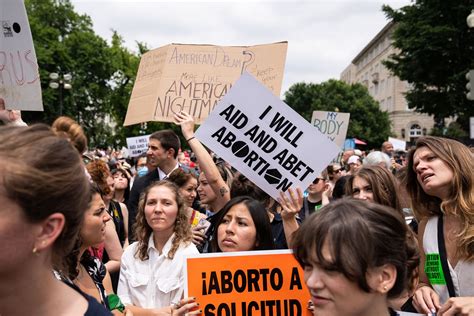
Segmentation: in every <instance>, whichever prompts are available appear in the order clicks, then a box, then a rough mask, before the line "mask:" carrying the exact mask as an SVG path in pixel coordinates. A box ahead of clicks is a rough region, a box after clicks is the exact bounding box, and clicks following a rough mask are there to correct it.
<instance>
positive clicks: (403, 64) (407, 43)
mask: <svg viewBox="0 0 474 316" xmlns="http://www.w3.org/2000/svg"><path fill="white" fill-rule="evenodd" d="M473 8H474V1H473V0H463V1H458V0H429V1H428V0H416V1H414V4H413V5H409V6H405V7H403V8H401V9H399V10H393V9H392V8H390V7H389V6H384V7H383V10H384V12H385V14H386V15H387V17H388V18H390V19H391V20H392V21H393V22H395V23H396V26H395V31H394V33H393V41H394V42H393V45H394V46H395V47H396V48H397V49H398V50H399V53H397V54H396V55H393V56H391V59H390V60H388V61H386V62H385V63H384V64H385V66H386V67H387V68H388V69H389V70H391V71H392V73H393V74H395V75H396V76H398V77H399V78H400V79H402V80H406V81H408V82H409V83H410V84H411V86H412V89H411V90H410V91H409V92H408V93H407V101H408V105H409V107H410V108H413V109H416V110H417V111H419V112H422V113H428V114H431V115H434V117H435V120H436V122H437V127H438V128H439V129H441V130H442V129H443V128H444V118H446V117H450V116H456V117H457V119H458V123H459V125H460V126H461V127H462V129H464V130H465V131H468V130H469V125H468V120H469V116H474V102H473V101H469V100H467V99H466V95H465V93H466V90H465V85H466V79H465V74H466V73H467V72H468V70H469V69H474V29H469V28H468V26H467V24H466V17H467V16H468V15H469V14H470V13H471V10H472V9H473Z"/></svg>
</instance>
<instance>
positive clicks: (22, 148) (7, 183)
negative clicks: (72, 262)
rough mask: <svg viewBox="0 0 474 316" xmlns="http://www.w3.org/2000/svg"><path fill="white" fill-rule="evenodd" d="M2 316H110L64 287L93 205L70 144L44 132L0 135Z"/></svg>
mask: <svg viewBox="0 0 474 316" xmlns="http://www.w3.org/2000/svg"><path fill="white" fill-rule="evenodd" d="M0 161H1V163H0V205H1V207H0V240H1V241H2V242H1V243H0V253H1V254H2V255H1V256H0V280H1V282H0V314H1V315H9V316H11V315H13V316H15V315H38V316H43V315H109V312H108V311H107V310H106V309H105V308H104V307H103V306H101V305H100V304H99V303H98V302H97V301H96V300H95V299H93V298H91V297H90V296H88V295H85V294H84V293H82V292H81V291H80V290H79V289H77V288H74V287H72V286H71V285H69V284H67V283H64V282H61V281H59V280H58V279H57V278H56V277H55V275H54V274H53V270H55V271H57V272H59V273H65V271H67V264H66V262H65V259H64V258H65V257H66V256H67V254H69V253H70V252H71V250H72V249H73V247H74V243H75V241H76V239H77V236H78V234H79V230H80V228H81V225H82V222H83V219H84V212H85V211H86V209H87V207H88V203H89V201H90V198H91V196H90V191H89V181H88V179H87V177H86V174H85V172H84V167H83V165H82V163H81V158H80V156H79V154H78V152H77V151H76V149H74V148H73V146H71V144H70V143H69V142H68V141H67V140H65V139H62V138H60V137H57V136H56V135H55V134H54V132H53V131H52V130H51V129H50V128H49V127H48V126H46V125H42V124H38V125H33V126H31V127H0Z"/></svg>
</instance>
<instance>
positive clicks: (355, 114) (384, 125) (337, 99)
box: [285, 80, 390, 148]
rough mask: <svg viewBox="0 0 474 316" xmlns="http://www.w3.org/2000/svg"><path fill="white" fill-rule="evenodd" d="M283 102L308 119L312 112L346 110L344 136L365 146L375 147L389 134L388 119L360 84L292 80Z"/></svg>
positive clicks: (385, 113) (335, 81)
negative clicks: (346, 122)
mask: <svg viewBox="0 0 474 316" xmlns="http://www.w3.org/2000/svg"><path fill="white" fill-rule="evenodd" d="M285 103H286V104H288V105H289V106H291V107H292V108H293V109H294V110H295V111H296V112H298V113H299V114H300V115H302V116H303V117H304V118H306V119H307V120H308V121H310V120H311V116H312V114H313V111H339V112H346V113H350V114H351V117H350V121H349V128H348V131H347V137H348V138H352V137H357V138H361V139H363V140H365V141H366V142H367V145H368V148H378V147H380V145H381V144H382V143H383V142H384V141H385V140H387V138H388V136H390V120H389V117H388V114H387V112H382V111H381V110H380V108H379V104H378V103H377V101H375V100H374V99H373V98H372V97H371V96H370V95H369V92H368V91H367V88H366V87H364V86H363V85H361V84H353V85H348V84H346V83H344V82H342V81H339V80H329V81H326V82H323V83H321V84H314V83H304V82H303V83H296V84H294V85H292V86H291V87H290V88H289V90H288V91H287V92H286V93H285Z"/></svg>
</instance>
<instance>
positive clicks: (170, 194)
mask: <svg viewBox="0 0 474 316" xmlns="http://www.w3.org/2000/svg"><path fill="white" fill-rule="evenodd" d="M186 212H187V211H186V207H185V204H184V202H183V200H182V198H181V197H180V195H179V189H178V187H177V186H176V185H175V184H174V183H172V182H169V181H167V180H162V181H159V182H156V183H154V184H152V185H151V186H149V187H148V188H147V189H146V190H145V192H144V193H143V194H142V197H141V198H140V202H139V204H138V213H137V221H136V223H135V229H134V231H135V233H136V236H135V237H136V240H137V241H136V242H134V243H133V244H131V245H130V246H129V247H128V248H127V249H126V250H125V252H124V254H123V256H122V264H121V266H120V280H119V285H118V295H119V296H120V298H121V300H122V302H123V303H124V304H125V305H126V306H127V307H128V308H129V309H130V310H131V311H132V312H133V314H134V315H135V316H140V315H155V314H156V313H159V312H166V311H170V312H171V313H173V312H176V310H175V309H173V307H175V306H176V305H174V304H178V307H179V308H178V310H177V314H180V313H184V312H188V311H189V309H191V308H195V307H197V304H196V303H194V302H192V300H189V299H187V300H185V301H184V303H185V304H184V305H183V301H182V300H181V298H182V296H183V293H184V276H185V271H184V263H185V260H186V257H187V256H188V255H194V254H198V253H199V252H198V250H197V249H196V246H194V244H193V243H192V234H191V230H190V224H189V220H188V218H187V216H186ZM181 305H183V306H181ZM198 312H199V311H195V312H192V313H191V315H192V314H193V313H198Z"/></svg>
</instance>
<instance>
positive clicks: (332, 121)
mask: <svg viewBox="0 0 474 316" xmlns="http://www.w3.org/2000/svg"><path fill="white" fill-rule="evenodd" d="M350 116H351V114H350V113H340V112H327V111H314V112H313V117H312V118H311V124H312V125H313V126H315V127H317V128H318V129H319V131H320V132H321V133H323V134H324V135H326V136H327V137H328V138H329V139H330V140H331V141H333V142H335V143H336V145H337V146H339V147H342V145H344V141H345V139H346V134H347V128H348V127H349V117H350Z"/></svg>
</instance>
